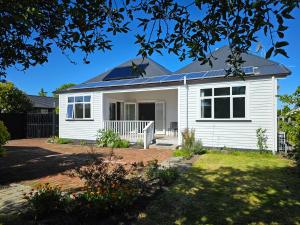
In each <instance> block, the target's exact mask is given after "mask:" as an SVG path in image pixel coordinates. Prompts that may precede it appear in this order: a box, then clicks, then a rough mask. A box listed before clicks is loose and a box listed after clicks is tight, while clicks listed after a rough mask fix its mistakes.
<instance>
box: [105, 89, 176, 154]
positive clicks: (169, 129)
mask: <svg viewBox="0 0 300 225" xmlns="http://www.w3.org/2000/svg"><path fill="white" fill-rule="evenodd" d="M103 109H104V111H103V118H104V120H103V129H104V130H113V131H114V132H115V133H118V134H119V135H120V137H121V138H122V139H126V140H128V141H130V142H131V143H137V142H138V143H143V145H144V148H148V147H149V145H150V144H153V143H156V142H159V141H160V140H163V143H161V144H171V145H174V144H178V90H177V89H168V90H151V91H136V90H134V91H132V92H128V91H127V92H122V91H120V92H118V93H116V92H114V93H104V94H103ZM168 140H169V143H168Z"/></svg>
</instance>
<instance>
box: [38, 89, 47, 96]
mask: <svg viewBox="0 0 300 225" xmlns="http://www.w3.org/2000/svg"><path fill="white" fill-rule="evenodd" d="M39 96H42V97H45V96H47V91H45V90H44V88H41V90H40V91H39Z"/></svg>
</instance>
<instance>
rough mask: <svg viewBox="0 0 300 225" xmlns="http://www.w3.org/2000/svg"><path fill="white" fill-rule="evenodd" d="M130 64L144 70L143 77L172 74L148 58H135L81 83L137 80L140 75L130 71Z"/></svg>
mask: <svg viewBox="0 0 300 225" xmlns="http://www.w3.org/2000/svg"><path fill="white" fill-rule="evenodd" d="M132 62H133V63H134V64H136V65H138V66H139V67H140V68H142V69H144V71H145V75H144V77H153V76H159V75H167V74H172V72H171V71H170V70H168V69H166V68H165V67H163V66H162V65H160V64H158V63H157V62H155V61H153V60H152V59H150V58H145V59H144V60H143V59H142V58H135V59H131V60H128V61H126V62H124V63H122V64H120V65H118V66H116V67H114V68H112V69H110V70H108V71H105V72H104V73H102V74H100V75H98V76H96V77H93V78H91V79H89V80H87V81H85V82H83V83H92V82H99V81H107V80H117V79H129V78H138V77H140V74H138V73H136V72H134V71H132Z"/></svg>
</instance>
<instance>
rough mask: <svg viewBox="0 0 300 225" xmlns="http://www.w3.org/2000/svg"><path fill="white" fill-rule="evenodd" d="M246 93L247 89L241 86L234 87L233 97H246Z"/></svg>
mask: <svg viewBox="0 0 300 225" xmlns="http://www.w3.org/2000/svg"><path fill="white" fill-rule="evenodd" d="M245 93H246V87H245V86H240V87H232V94H233V95H244V94H245Z"/></svg>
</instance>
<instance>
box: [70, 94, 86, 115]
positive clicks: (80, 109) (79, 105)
mask: <svg viewBox="0 0 300 225" xmlns="http://www.w3.org/2000/svg"><path fill="white" fill-rule="evenodd" d="M67 118H68V119H90V118H91V96H75V97H68V107H67Z"/></svg>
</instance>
